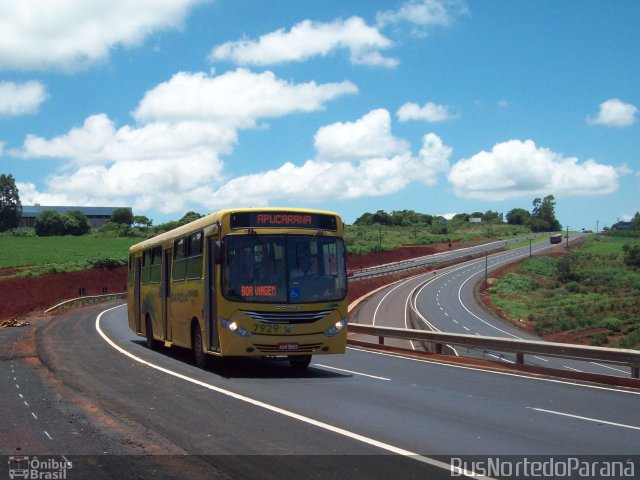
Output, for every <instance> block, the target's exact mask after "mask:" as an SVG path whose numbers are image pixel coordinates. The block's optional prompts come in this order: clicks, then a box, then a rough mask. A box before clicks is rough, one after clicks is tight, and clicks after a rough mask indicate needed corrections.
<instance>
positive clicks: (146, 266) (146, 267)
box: [140, 250, 151, 284]
mask: <svg viewBox="0 0 640 480" xmlns="http://www.w3.org/2000/svg"><path fill="white" fill-rule="evenodd" d="M150 282H151V250H145V251H144V253H143V254H142V273H141V274H140V283H142V284H147V283H150Z"/></svg>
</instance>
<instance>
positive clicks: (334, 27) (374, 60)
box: [209, 17, 399, 68]
mask: <svg viewBox="0 0 640 480" xmlns="http://www.w3.org/2000/svg"><path fill="white" fill-rule="evenodd" d="M392 45H393V44H392V42H391V40H389V39H388V38H386V37H385V36H384V35H382V34H381V33H380V32H379V31H378V30H377V29H376V28H374V27H370V26H368V25H367V24H366V23H365V21H364V20H363V19H362V18H360V17H351V18H348V19H347V20H342V19H337V20H334V21H333V22H330V23H322V22H313V21H311V20H304V21H302V22H300V23H298V24H296V25H294V26H293V27H292V28H291V30H290V31H288V32H287V31H285V30H284V29H279V30H276V31H275V32H271V33H268V34H266V35H262V36H261V37H260V38H259V39H258V40H248V39H245V40H239V41H235V42H226V43H223V44H222V45H218V46H216V47H214V48H213V50H212V51H211V53H210V54H209V60H211V61H216V60H230V61H232V62H234V63H236V64H239V65H271V64H277V63H285V62H302V61H305V60H308V59H309V58H311V57H315V56H327V55H329V54H330V53H332V52H334V51H335V50H348V51H349V53H350V60H351V62H352V63H354V64H361V65H374V66H382V67H389V68H391V67H395V66H396V65H398V63H399V62H398V60H397V59H394V58H388V57H384V56H383V55H382V54H381V53H380V51H381V50H384V49H387V48H390V47H391V46H392Z"/></svg>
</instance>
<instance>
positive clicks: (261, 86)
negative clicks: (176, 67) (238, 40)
mask: <svg viewBox="0 0 640 480" xmlns="http://www.w3.org/2000/svg"><path fill="white" fill-rule="evenodd" d="M357 91H358V88H357V87H356V86H355V85H354V84H353V83H351V82H347V81H344V82H340V83H325V84H321V85H318V84H316V83H315V82H308V83H299V84H294V83H290V82H287V81H285V80H281V79H279V78H276V76H275V75H274V74H273V73H272V72H268V71H267V72H263V73H253V72H251V71H249V70H246V69H238V70H235V71H231V72H227V73H225V74H224V75H218V76H208V75H206V74H204V73H186V72H181V73H177V74H175V75H174V76H173V77H172V78H171V79H170V80H169V81H167V82H164V83H161V84H160V85H158V86H157V87H155V88H154V89H153V90H151V91H149V92H147V93H146V94H145V96H144V98H143V99H142V101H141V102H140V105H139V106H138V108H137V109H136V110H135V111H134V112H133V115H134V117H135V118H136V119H137V120H138V121H141V122H150V121H177V120H183V119H190V120H204V121H214V122H218V123H223V124H225V125H227V126H230V127H234V128H250V127H253V126H255V121H256V119H257V118H274V117H281V116H284V115H289V114H291V113H297V112H313V111H317V110H321V109H322V108H323V106H324V104H325V103H326V102H327V101H329V100H333V99H335V98H337V97H339V96H341V95H345V94H353V93H357Z"/></svg>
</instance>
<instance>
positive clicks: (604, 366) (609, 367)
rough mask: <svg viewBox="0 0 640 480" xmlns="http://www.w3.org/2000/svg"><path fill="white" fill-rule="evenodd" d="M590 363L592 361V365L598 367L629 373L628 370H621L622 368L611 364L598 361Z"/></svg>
mask: <svg viewBox="0 0 640 480" xmlns="http://www.w3.org/2000/svg"><path fill="white" fill-rule="evenodd" d="M589 363H591V364H592V365H597V366H598V367H602V368H608V369H609V370H613V371H615V372H620V373H627V374H628V373H629V372H626V371H624V370H621V369H619V368H615V367H611V366H609V365H604V364H602V363H598V362H589Z"/></svg>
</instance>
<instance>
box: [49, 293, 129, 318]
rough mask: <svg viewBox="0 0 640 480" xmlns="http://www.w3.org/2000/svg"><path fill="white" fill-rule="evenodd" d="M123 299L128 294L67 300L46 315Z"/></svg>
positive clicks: (111, 294) (89, 296) (50, 309)
mask: <svg viewBox="0 0 640 480" xmlns="http://www.w3.org/2000/svg"><path fill="white" fill-rule="evenodd" d="M122 298H127V293H126V292H124V293H108V294H106V295H88V296H86V297H78V298H72V299H70V300H65V301H64V302H60V303H59V304H57V305H54V306H53V307H51V308H49V309H47V310H45V311H44V313H52V312H55V311H56V310H60V309H63V308H73V307H78V306H83V305H93V304H95V303H102V302H110V301H111V300H119V299H122Z"/></svg>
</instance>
